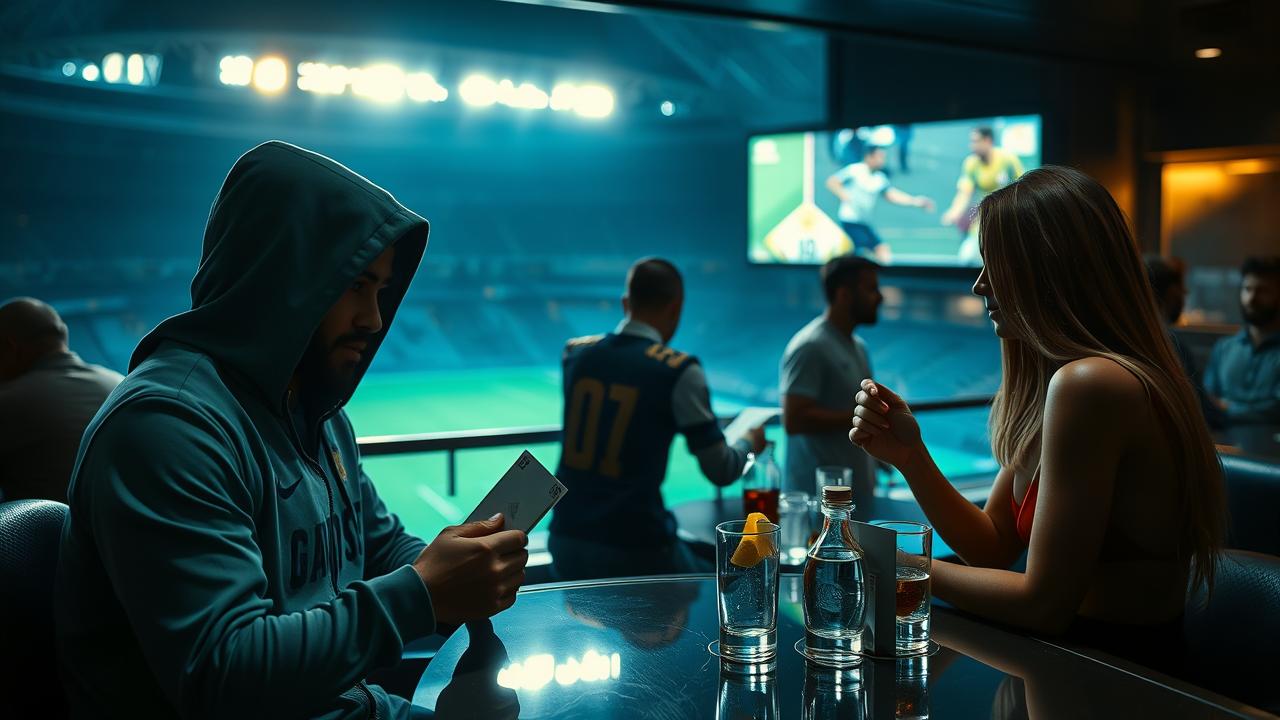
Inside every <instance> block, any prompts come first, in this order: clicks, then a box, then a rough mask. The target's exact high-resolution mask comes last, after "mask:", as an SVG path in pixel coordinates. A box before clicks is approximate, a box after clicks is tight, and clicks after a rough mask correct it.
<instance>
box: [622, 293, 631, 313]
mask: <svg viewBox="0 0 1280 720" xmlns="http://www.w3.org/2000/svg"><path fill="white" fill-rule="evenodd" d="M622 314H623V315H630V314H631V299H630V298H628V297H627V296H626V295H623V296H622Z"/></svg>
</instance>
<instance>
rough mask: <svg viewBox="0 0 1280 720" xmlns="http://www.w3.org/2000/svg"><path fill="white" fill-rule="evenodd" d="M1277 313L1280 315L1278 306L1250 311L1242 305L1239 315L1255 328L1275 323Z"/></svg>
mask: <svg viewBox="0 0 1280 720" xmlns="http://www.w3.org/2000/svg"><path fill="white" fill-rule="evenodd" d="M1277 313H1280V306H1277V305H1272V306H1271V307H1268V308H1258V309H1255V310H1253V311H1250V310H1249V309H1248V308H1246V307H1245V306H1244V305H1243V304H1241V305H1240V315H1241V316H1243V317H1244V321H1245V322H1246V323H1249V324H1250V325H1253V326H1255V327H1266V326H1268V325H1270V324H1271V323H1273V322H1275V319H1276V315H1277Z"/></svg>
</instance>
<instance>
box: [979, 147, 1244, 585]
mask: <svg viewBox="0 0 1280 720" xmlns="http://www.w3.org/2000/svg"><path fill="white" fill-rule="evenodd" d="M978 222H979V228H980V232H981V235H982V243H983V253H984V255H985V257H986V263H987V265H986V268H987V274H988V276H989V277H990V279H991V286H992V288H993V289H994V290H995V292H997V293H998V294H997V296H996V300H997V302H998V303H999V305H1000V311H1001V315H1003V316H1004V317H1003V320H1004V322H1005V324H1006V325H1007V327H1008V328H1009V330H1010V331H1011V332H1010V335H1011V336H1012V338H1013V339H1008V338H1006V339H1002V341H1001V343H1000V349H1001V364H1002V366H1003V367H1002V369H1003V379H1002V380H1001V383H1000V389H999V390H998V391H997V392H996V397H995V402H994V404H993V406H992V408H991V420H990V431H991V445H992V450H993V452H994V454H995V457H996V459H997V460H998V461H999V462H1000V464H1001V465H1003V466H1005V467H1013V468H1029V467H1030V466H1032V465H1033V464H1034V463H1036V462H1038V460H1037V459H1036V458H1034V457H1032V456H1031V454H1032V453H1033V452H1034V451H1035V448H1036V447H1037V446H1038V444H1039V440H1040V431H1041V426H1042V422H1043V416H1044V407H1045V399H1046V396H1047V395H1048V389H1049V380H1050V378H1051V377H1052V376H1053V373H1054V371H1055V370H1056V369H1057V368H1058V367H1060V366H1061V365H1062V364H1064V363H1068V362H1071V361H1073V360H1078V359H1080V358H1084V357H1104V358H1107V359H1109V360H1112V361H1113V362H1115V363H1117V364H1119V365H1120V366H1121V367H1123V368H1125V369H1126V370H1128V371H1129V372H1130V373H1132V374H1133V375H1134V376H1135V377H1137V378H1138V380H1139V381H1141V383H1142V385H1143V387H1144V388H1145V390H1146V393H1147V396H1148V397H1149V398H1150V400H1151V404H1152V407H1153V408H1154V410H1155V414H1156V417H1157V418H1159V421H1160V423H1161V425H1162V426H1163V428H1164V431H1165V436H1166V438H1167V442H1168V449H1169V452H1170V453H1171V454H1172V457H1173V460H1174V466H1175V467H1176V468H1177V477H1176V478H1174V480H1175V481H1176V482H1177V487H1178V492H1179V513H1180V517H1181V518H1182V527H1181V537H1180V540H1179V547H1178V554H1179V557H1180V558H1183V559H1188V558H1189V559H1190V560H1191V561H1192V579H1193V580H1194V582H1195V583H1196V584H1197V585H1198V584H1200V583H1205V584H1206V585H1208V586H1209V587H1210V588H1212V585H1213V574H1214V570H1215V569H1216V567H1217V556H1218V552H1219V550H1220V549H1221V546H1222V538H1223V534H1224V531H1225V526H1226V510H1225V506H1226V501H1225V497H1224V490H1223V480H1222V466H1221V464H1220V463H1219V460H1218V456H1217V454H1216V452H1215V450H1214V446H1213V440H1212V439H1211V438H1210V436H1209V429H1208V425H1207V424H1206V422H1205V419H1204V414H1203V411H1202V410H1201V407H1200V402H1199V399H1198V398H1197V396H1196V394H1195V391H1194V389H1193V388H1192V386H1191V383H1190V381H1189V380H1188V379H1187V375H1186V372H1185V371H1184V370H1183V368H1182V365H1181V363H1180V362H1179V360H1178V357H1177V354H1176V353H1175V352H1174V349H1173V346H1172V344H1171V342H1170V339H1169V336H1168V334H1167V333H1166V331H1165V328H1164V324H1163V323H1162V322H1161V320H1160V317H1159V315H1158V314H1157V311H1156V301H1155V295H1154V293H1153V291H1152V289H1151V286H1150V283H1149V282H1148V281H1147V277H1146V274H1145V270H1144V269H1143V266H1142V261H1141V259H1140V257H1139V255H1138V248H1137V244H1136V243H1135V242H1134V238H1133V235H1132V233H1130V231H1129V226H1128V224H1127V223H1126V221H1125V217H1124V214H1123V213H1122V212H1121V211H1120V208H1119V207H1118V206H1117V205H1116V203H1115V200H1114V199H1112V197H1111V194H1110V193H1108V192H1107V190H1106V189H1105V188H1103V187H1102V186H1101V185H1100V184H1098V182H1097V181H1095V180H1094V179H1093V178H1091V177H1089V176H1088V175H1085V174H1084V173H1082V172H1080V171H1078V170H1074V169H1072V168H1067V167H1057V166H1046V167H1042V168H1040V169H1038V170H1032V171H1031V172H1028V173H1027V174H1025V175H1023V176H1022V177H1021V178H1020V179H1019V180H1017V181H1016V182H1014V183H1012V184H1011V185H1008V186H1007V187H1004V188H1002V189H1000V190H997V191H995V192H993V193H991V194H990V195H988V196H987V197H986V198H985V199H984V200H983V201H982V204H981V205H980V206H979V208H978Z"/></svg>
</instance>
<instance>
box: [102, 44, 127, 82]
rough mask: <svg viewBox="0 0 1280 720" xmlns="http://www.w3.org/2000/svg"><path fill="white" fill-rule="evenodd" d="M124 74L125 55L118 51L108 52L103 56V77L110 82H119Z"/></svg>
mask: <svg viewBox="0 0 1280 720" xmlns="http://www.w3.org/2000/svg"><path fill="white" fill-rule="evenodd" d="M123 76H124V55H121V54H120V53H118V52H113V53H108V54H107V55H106V56H105V57H103V58H102V79H103V80H105V81H107V82H109V83H113V84H114V83H118V82H120V79H121V78H122V77H123Z"/></svg>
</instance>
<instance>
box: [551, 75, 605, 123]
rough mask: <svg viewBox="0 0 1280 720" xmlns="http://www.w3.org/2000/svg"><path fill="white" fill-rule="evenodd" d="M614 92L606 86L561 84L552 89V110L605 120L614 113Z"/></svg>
mask: <svg viewBox="0 0 1280 720" xmlns="http://www.w3.org/2000/svg"><path fill="white" fill-rule="evenodd" d="M614 102H615V101H614V97H613V91H612V90H610V89H609V88H607V87H605V86H604V85H597V84H591V85H575V84H573V83H559V84H557V85H556V86H555V87H554V88H552V89H551V109H552V110H556V111H559V112H568V111H573V112H576V113H577V114H579V115H581V116H582V117H585V118H592V119H596V118H603V117H608V116H609V115H610V114H612V113H613V107H614Z"/></svg>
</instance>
